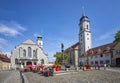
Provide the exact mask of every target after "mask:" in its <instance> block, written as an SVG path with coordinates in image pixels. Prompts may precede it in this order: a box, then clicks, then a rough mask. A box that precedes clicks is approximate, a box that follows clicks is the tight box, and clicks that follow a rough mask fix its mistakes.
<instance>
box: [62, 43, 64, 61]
mask: <svg viewBox="0 0 120 83" xmlns="http://www.w3.org/2000/svg"><path fill="white" fill-rule="evenodd" d="M61 52H62V62H63V63H64V44H63V43H61Z"/></svg>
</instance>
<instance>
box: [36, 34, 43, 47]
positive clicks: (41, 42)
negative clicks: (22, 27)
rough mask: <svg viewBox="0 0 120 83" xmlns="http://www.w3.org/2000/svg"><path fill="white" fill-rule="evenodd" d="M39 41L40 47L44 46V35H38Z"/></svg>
mask: <svg viewBox="0 0 120 83" xmlns="http://www.w3.org/2000/svg"><path fill="white" fill-rule="evenodd" d="M37 42H38V46H39V47H40V48H43V41H42V36H41V35H38V36H37Z"/></svg>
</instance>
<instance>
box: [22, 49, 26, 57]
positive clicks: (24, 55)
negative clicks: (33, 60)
mask: <svg viewBox="0 0 120 83" xmlns="http://www.w3.org/2000/svg"><path fill="white" fill-rule="evenodd" d="M23 57H26V50H25V49H24V50H23Z"/></svg>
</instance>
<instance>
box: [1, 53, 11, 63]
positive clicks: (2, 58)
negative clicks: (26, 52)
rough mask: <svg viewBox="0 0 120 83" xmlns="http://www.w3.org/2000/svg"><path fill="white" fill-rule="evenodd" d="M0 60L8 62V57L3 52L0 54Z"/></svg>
mask: <svg viewBox="0 0 120 83" xmlns="http://www.w3.org/2000/svg"><path fill="white" fill-rule="evenodd" d="M0 60H2V61H4V62H10V59H9V58H8V57H7V56H6V55H4V54H0Z"/></svg>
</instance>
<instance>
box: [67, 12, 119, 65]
mask: <svg viewBox="0 0 120 83" xmlns="http://www.w3.org/2000/svg"><path fill="white" fill-rule="evenodd" d="M78 37H79V41H78V42H77V43H75V44H74V45H72V46H70V47H68V48H67V49H66V50H65V52H66V53H68V63H69V64H70V65H74V66H75V67H77V66H79V65H80V63H82V64H86V63H87V60H89V64H90V65H91V66H96V65H97V64H100V65H101V66H103V64H104V63H106V64H107V65H109V66H120V41H116V42H112V43H109V44H105V45H101V46H98V47H94V48H93V47H92V38H91V30H90V21H89V18H88V17H87V16H86V15H85V13H84V12H83V14H82V17H81V18H80V22H79V35H78Z"/></svg>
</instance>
